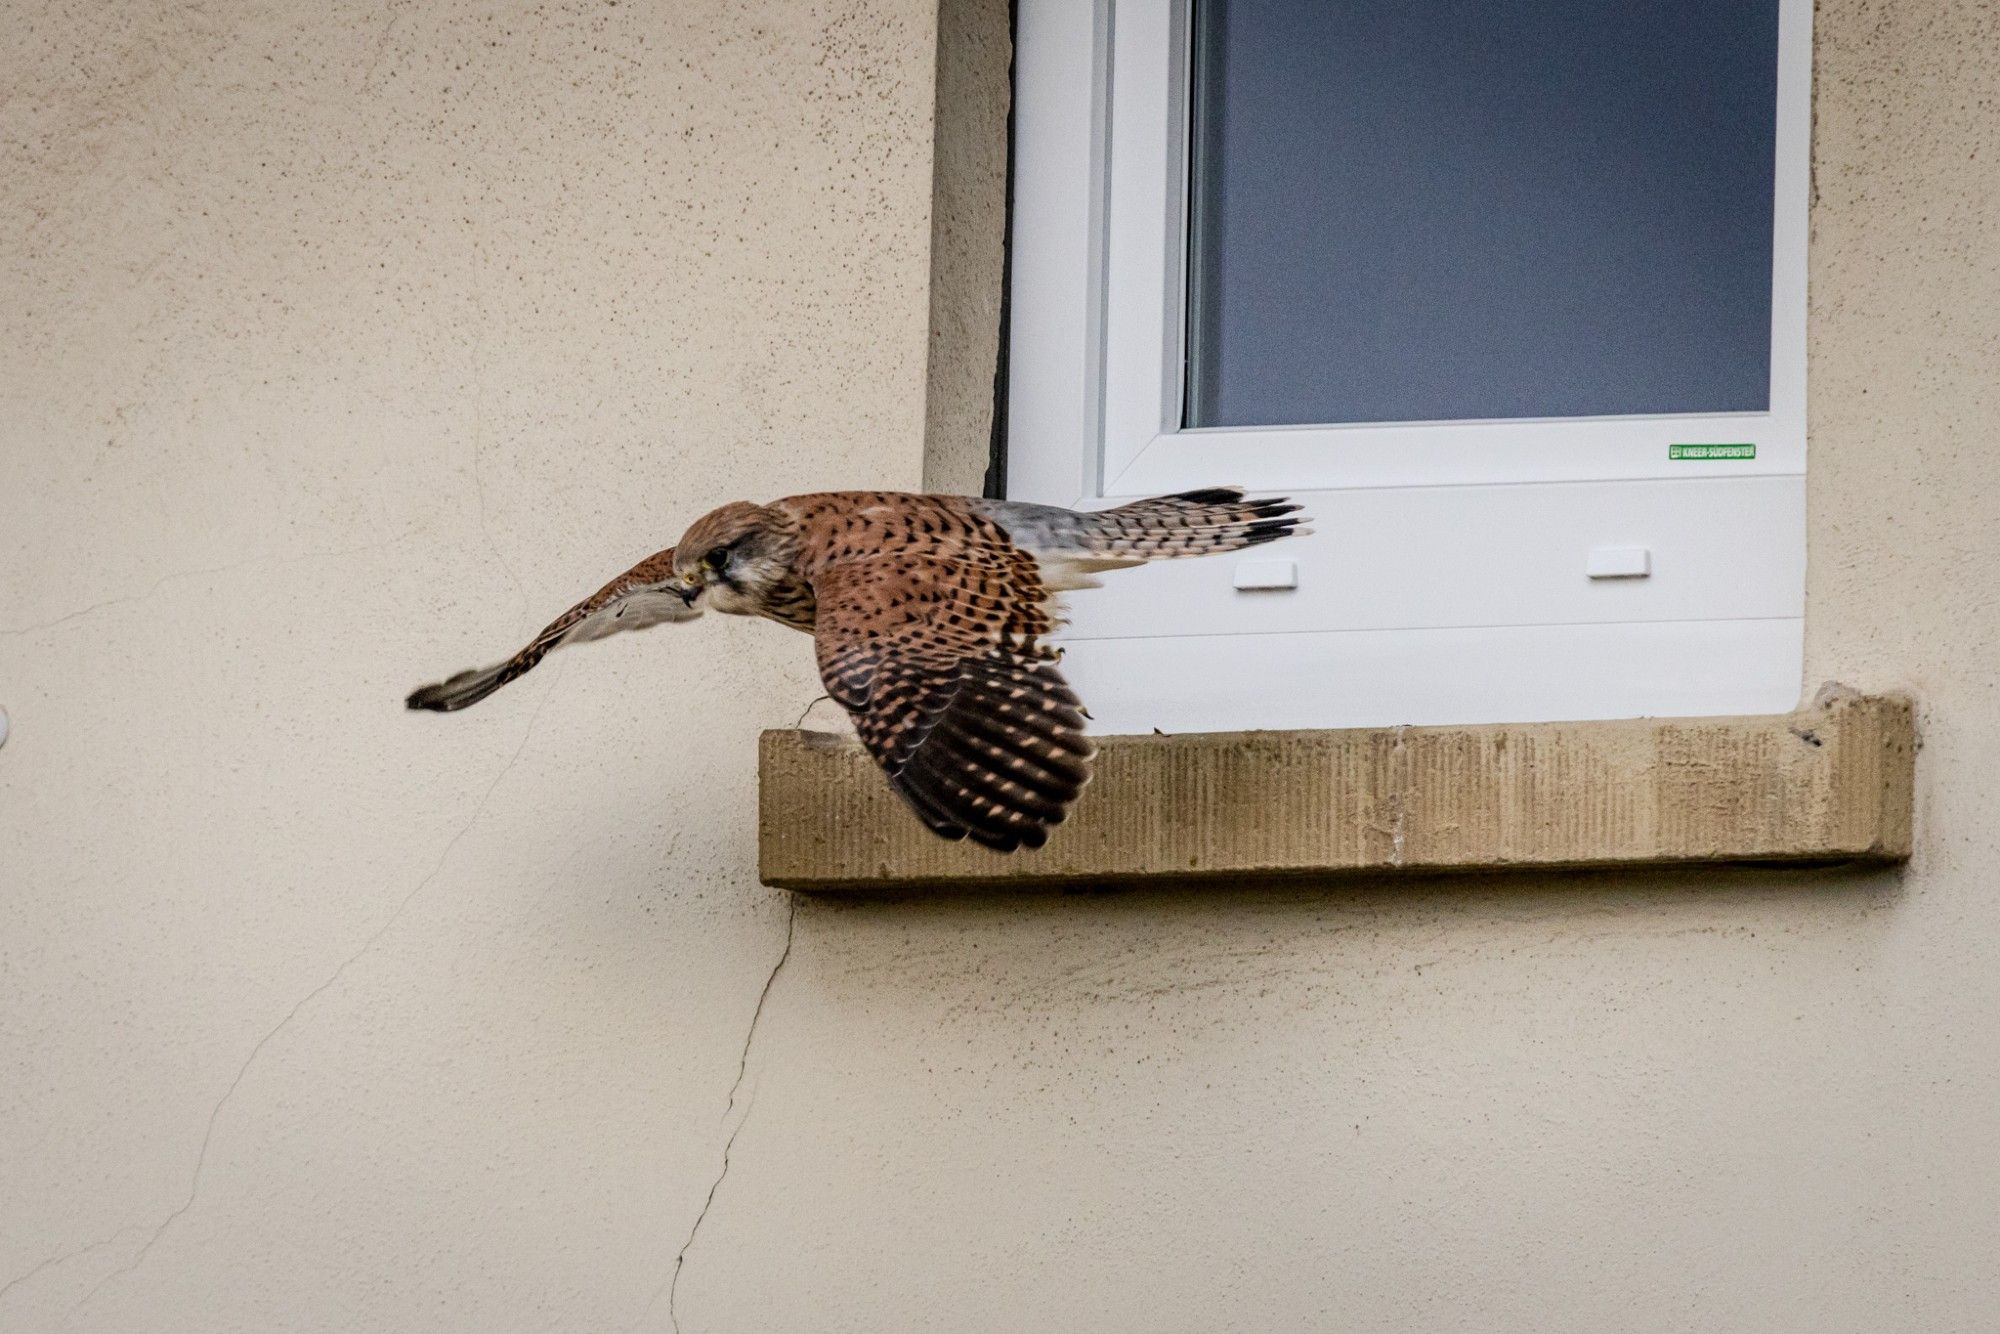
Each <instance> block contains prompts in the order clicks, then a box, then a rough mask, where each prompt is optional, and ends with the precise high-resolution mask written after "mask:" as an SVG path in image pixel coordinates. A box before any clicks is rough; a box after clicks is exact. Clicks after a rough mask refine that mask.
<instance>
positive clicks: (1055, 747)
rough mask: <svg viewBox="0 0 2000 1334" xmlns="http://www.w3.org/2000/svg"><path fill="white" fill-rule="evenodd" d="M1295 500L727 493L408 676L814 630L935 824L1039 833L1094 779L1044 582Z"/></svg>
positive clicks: (1207, 550)
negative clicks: (1124, 501) (1103, 505)
mask: <svg viewBox="0 0 2000 1334" xmlns="http://www.w3.org/2000/svg"><path fill="white" fill-rule="evenodd" d="M1298 508H1299V507H1298V506H1297V505H1292V504H1288V503H1286V502H1285V501H1284V500H1282V499H1276V500H1248V499H1245V497H1244V495H1243V492H1241V491H1239V490H1236V489H1234V488H1222V487H1217V488H1212V489H1209V490H1205V491H1186V492H1183V493H1181V494H1180V495H1173V496H1160V497H1157V498H1155V499H1152V500H1141V501H1136V502H1134V503H1133V504H1130V505H1121V506H1119V507H1118V508H1116V509H1109V510H1099V511H1095V512H1080V511H1076V510H1066V509H1059V508H1056V507H1054V506H1050V505H1030V504H1026V503H1024V502H1021V501H1012V500H976V499H972V498H969V497H962V496H925V495H904V494H897V493H893V492H883V491H830V492H824V493H821V494H818V495H808V496H791V497H788V498H786V499H784V500H777V501H773V502H771V503H770V504H768V505H751V504H747V503H744V502H740V501H739V502H737V503H735V504H730V505H724V506H723V507H722V508H721V509H718V510H714V511H712V512H711V513H708V514H705V515H703V516H702V517H701V518H699V519H697V520H695V522H694V525H693V526H692V527H690V528H689V529H688V530H687V533H686V534H685V535H684V536H683V537H682V538H681V540H680V541H679V542H678V543H676V544H675V545H674V546H671V547H668V548H667V549H666V550H665V551H662V552H660V553H658V554H657V555H653V556H648V557H647V558H646V559H645V560H642V561H640V562H639V563H638V564H637V565H635V566H633V567H632V568H631V569H629V570H627V571H626V572H625V573H624V574H621V575H619V576H618V577H617V578H616V579H613V580H612V581H611V582H610V583H608V584H606V585H605V586H604V587H603V588H600V589H598V590H597V592H595V593H593V594H591V595H590V596H589V597H587V598H585V599H584V600H583V601H581V602H579V603H577V604H576V605H575V606H574V607H571V608H570V609H569V610H568V611H566V612H564V613H563V614H562V615H560V616H558V617H557V618H556V619H555V620H554V621H553V622H551V623H550V624H549V626H548V628H547V629H545V630H543V631H542V632H541V633H540V634H538V635H536V636H535V638H534V639H533V640H532V641H531V642H530V643H529V644H528V646H527V647H526V648H524V649H522V650H521V651H520V652H519V653H516V654H515V655H514V656H513V657H511V658H509V659H507V660H506V661H505V662H502V663H496V664H495V665H493V666H491V667H487V668H485V669H483V670H475V671H469V672H461V673H460V674H458V675H457V676H454V677H452V678H451V679H450V680H448V681H441V682H439V683H438V684H436V685H428V686H424V687H423V688H422V689H420V690H417V691H414V692H412V693H411V695H410V697H409V699H408V701H407V702H408V704H409V706H410V707H411V708H413V709H432V710H437V711H440V712H449V711H451V710H454V709H462V708H464V707H465V706H466V705H468V704H476V703H478V702H479V701H480V700H482V699H485V698H486V697H487V696H488V695H490V694H492V693H493V692H494V691H496V690H498V689H499V688H500V687H501V686H504V685H506V684H507V683H508V682H509V681H512V680H514V679H515V678H516V677H518V676H521V675H522V674H524V673H525V672H527V671H529V670H530V669H532V668H533V667H534V665H535V664H536V663H538V662H540V661H541V660H542V659H543V658H544V657H546V656H548V654H549V652H550V651H551V650H553V649H555V648H558V647H560V646H561V645H564V644H580V643H583V642H585V641H587V640H592V639H602V638H603V637H604V636H606V635H610V634H616V633H618V632H619V631H621V630H643V629H645V628H646V627H647V626H651V625H659V624H660V623H662V622H664V621H691V620H693V619H694V618H695V617H697V616H699V615H701V613H702V611H703V610H704V609H705V608H708V607H713V608H714V609H715V610H717V611H721V612H728V613H731V614H732V615H737V616H764V617H768V618H769V619H771V620H774V621H777V622H779V623H780V624H783V625H789V626H791V627H793V628H794V629H797V630H806V631H810V632H811V634H812V636H813V647H814V650H815V652H816V653H817V655H818V658H819V672H820V677H821V679H822V680H824V681H825V683H826V690H827V694H828V695H830V696H831V697H832V698H833V699H834V701H835V702H837V703H838V704H839V705H840V706H841V707H842V708H844V709H846V710H847V711H848V713H849V714H851V715H852V716H853V718H854V727H855V731H856V732H857V733H858V734H859V735H860V738H861V743H862V745H863V746H865V747H866V748H867V750H868V753H869V754H870V755H872V756H873V757H874V758H875V761H876V763H878V764H880V765H881V766H882V769H883V771H884V772H885V773H887V774H888V776H889V782H890V783H891V784H892V785H893V786H894V787H895V789H896V791H898V792H900V793H901V794H902V795H903V798H904V800H906V801H907V802H908V803H909V804H910V806H911V808H912V809H914V810H915V811H916V813H917V815H918V816H919V817H920V818H921V819H922V820H923V822H924V823H925V824H926V825H928V826H930V828H931V829H932V830H933V831H934V832H936V833H938V834H940V835H942V836H943V837H945V838H950V839H960V838H966V837H970V838H972V839H973V840H974V841H975V842H978V843H982V844H984V845H985V846H987V847H989V848H995V849H997V850H999V851H1001V852H1012V851H1013V850H1014V849H1015V848H1018V847H1022V846H1026V847H1030V848H1038V847H1040V846H1042V844H1043V843H1044V842H1046V841H1047V840H1048V836H1049V829H1050V828H1051V827H1052V826H1054V825H1057V824H1060V823H1062V820H1063V817H1064V816H1065V815H1067V814H1068V811H1069V806H1070V803H1071V802H1073V801H1075V800H1076V797H1077V794H1078V793H1079V792H1081V791H1082V790H1083V785H1084V784H1085V783H1086V782H1088V781H1089V779H1090V761H1091V757H1092V755H1093V754H1095V747H1093V746H1092V745H1091V743H1090V741H1089V740H1088V739H1087V738H1086V737H1085V736H1084V734H1083V728H1084V715H1083V712H1082V708H1083V706H1082V704H1081V702H1080V701H1078V699H1077V697H1076V696H1075V694H1073V693H1072V692H1071V691H1070V688H1069V686H1068V684H1067V683H1065V682H1064V681H1063V678H1062V674H1061V673H1060V672H1058V671H1057V670H1056V660H1057V658H1058V657H1059V656H1060V654H1059V653H1058V651H1057V650H1056V649H1054V648H1051V647H1049V646H1047V645H1045V644H1043V642H1042V639H1043V636H1044V635H1046V634H1047V633H1048V632H1049V630H1050V629H1051V628H1052V627H1053V626H1054V625H1055V616H1054V610H1055V609H1054V607H1053V606H1052V601H1053V596H1054V594H1056V593H1058V592H1062V591H1065V590H1068V589H1075V588H1093V587H1096V586H1097V582H1098V581H1097V580H1096V579H1095V578H1093V577H1092V576H1093V575H1095V574H1096V573H1097V572H1099V571H1102V570H1112V569H1119V568H1122V567H1126V566H1132V565H1140V564H1144V563H1145V562H1147V561H1151V560H1169V559H1172V558H1175V557H1179V556H1205V555H1210V554H1212V553H1216V552H1225V551H1240V550H1242V549H1243V548H1245V547H1253V546H1256V545H1258V544H1259V543H1263V542H1272V541H1276V540H1277V539H1278V538H1281V537H1284V536H1286V535H1287V534H1289V533H1292V532H1294V531H1299V532H1303V531H1305V530H1302V529H1300V528H1299V524H1300V523H1301V522H1302V521H1303V518H1302V516H1300V515H1299V514H1298V513H1297V511H1298Z"/></svg>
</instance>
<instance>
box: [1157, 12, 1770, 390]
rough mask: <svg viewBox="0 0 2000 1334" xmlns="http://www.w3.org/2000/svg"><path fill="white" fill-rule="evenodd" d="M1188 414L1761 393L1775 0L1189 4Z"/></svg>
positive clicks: (1766, 382)
mask: <svg viewBox="0 0 2000 1334" xmlns="http://www.w3.org/2000/svg"><path fill="white" fill-rule="evenodd" d="M1193 39H1194V51H1193V71H1192V73H1193V86H1192V97H1191V98H1190V105H1191V109H1192V110H1191V114H1192V116H1193V118H1194V123H1193V125H1192V126H1191V135H1190V144H1191V169H1192V177H1191V180H1190V230H1189V235H1190V246H1191V253H1190V255H1189V265H1188V273H1189V292H1188V297H1189V316H1188V331H1187V332H1188V349H1189V364H1188V384H1187V390H1188V394H1187V404H1188V410H1187V424H1188V425H1190V426H1253V425H1300V424H1308V423H1335V422H1371V421H1422V420H1441V419H1442V420H1463V419H1477V418H1519V417H1567V416H1595V415H1625V414H1650V413H1685V412H1702V413H1709V412H1731V411H1761V410H1764V409H1766V408H1767V407H1768V405H1769V393H1770V335H1771V232H1772V195H1773V180H1772V173H1773V160H1774V152H1775V135H1776V107H1777V44H1778V5H1777V0H1674V2H1673V3H1618V2H1616V0H1611V2H1608V3H1607V2H1604V0H1516V2H1515V3H1501V2H1499V0H1196V4H1195V10H1194V18H1193Z"/></svg>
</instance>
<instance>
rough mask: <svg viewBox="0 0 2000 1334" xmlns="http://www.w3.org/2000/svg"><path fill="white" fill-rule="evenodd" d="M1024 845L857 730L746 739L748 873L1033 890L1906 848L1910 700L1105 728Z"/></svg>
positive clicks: (1773, 859)
mask: <svg viewBox="0 0 2000 1334" xmlns="http://www.w3.org/2000/svg"><path fill="white" fill-rule="evenodd" d="M1102 746H1103V748H1102V751H1101V753H1100V755H1099V758H1098V761H1097V777H1096V780H1095V781H1094V782H1093V783H1092V784H1091V786H1090V788H1089V789H1088V790H1086V792H1085V793H1084V796H1083V799H1082V801H1080V802H1079V803H1078V805H1077V809H1076V812H1075V814H1074V815H1073V816H1072V817H1071V819H1070V821H1069V822H1068V823H1067V824H1065V825H1064V826H1062V827H1061V828H1060V829H1058V830H1057V831H1056V832H1055V835H1054V836H1053V837H1052V838H1051V839H1050V840H1049V845H1048V846H1047V847H1045V848H1043V849H1041V850H1039V851H1037V852H1020V853H1015V854H1013V855H1011V856H1001V855H997V854H994V853H991V852H988V851H986V850H985V849H983V848H979V847H975V846H972V845H970V844H964V843H946V842H944V841H943V840H940V839H938V838H935V837H934V836H932V835H931V834H930V833H929V832H928V831H927V830H925V829H924V828H923V826H922V825H920V824H918V823H917V821H916V820H915V819H914V818H912V817H911V815H910V813H909V812H908V811H907V810H906V809H905V808H904V807H903V805H902V803H901V801H900V800H899V799H898V798H897V797H896V795H895V794H894V793H893V792H891V791H890V789H889V787H888V785H887V784H886V783H885V782H884V781H883V779H882V776H881V775H880V774H879V773H878V772H877V771H876V770H875V768H874V766H873V765H872V764H871V763H870V762H869V760H868V758H867V756H866V755H864V754H863V753H862V751H861V749H860V747H859V745H857V744H856V743H855V742H854V741H852V740H851V739H849V738H846V737H842V736H836V735H833V734H830V733H818V732H798V731H770V732H766V733H764V736H763V743H762V748H761V753H760V757H759V787H760V794H759V795H760V820H759V823H760V831H759V849H760V863H761V875H762V878H763V881H764V883H765V884H768V885H773V886H778V887H781V888H785V889H793V890H802V891H808V892H820V893H855V892H862V893H869V892H873V893H879V892H883V891H901V890H921V889H970V888H985V889H994V888H1019V889H1045V888H1063V887H1076V886H1086V885H1109V884H1136V883H1151V884H1170V883H1193V882H1201V881H1222V880H1232V879H1243V878H1251V879H1260V878H1276V877H1286V878H1321V877H1327V878H1330V877H1336V876H1343V875H1355V874H1369V873H1383V872H1424V873H1428V874H1440V873H1450V872H1487V871H1500V870H1532V869H1536V868H1576V867H1662V866H1689V865H1714V864H1721V863H1745V862H1747V863H1764V864H1815V863H1818V864H1825V863H1834V862H1862V863H1877V864H1881V863H1891V862H1899V861H1904V860H1907V859H1908V857H1909V855H1910V826H1911V807H1912V801H1913V780H1914V768H1915V758H1916V749H1917V746H1916V736H1915V726H1914V721H1913V717H1912V709H1911V705H1910V703H1909V701H1908V700H1905V699H1901V698H1896V697H1887V696H1863V695H1858V694H1856V693H1854V692H1853V691H1850V690H1846V689H1844V688H1841V687H1828V688H1827V689H1825V690H1822V691H1821V692H1820V695H1819V697H1818V698H1817V699H1816V700H1815V701H1814V702H1813V703H1812V704H1811V705H1810V706H1808V707H1807V708H1804V709H1801V710H1799V711H1798V712H1796V713H1791V714H1784V715H1778V716H1770V717H1746V718H1659V719H1634V720H1623V721H1615V722H1573V723H1521V724H1503V725H1493V726H1477V727H1407V728H1362V729H1356V730H1352V731H1322V732H1238V733H1215V734H1204V735H1188V736H1125V737H1107V738H1104V740H1103V743H1102Z"/></svg>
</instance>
